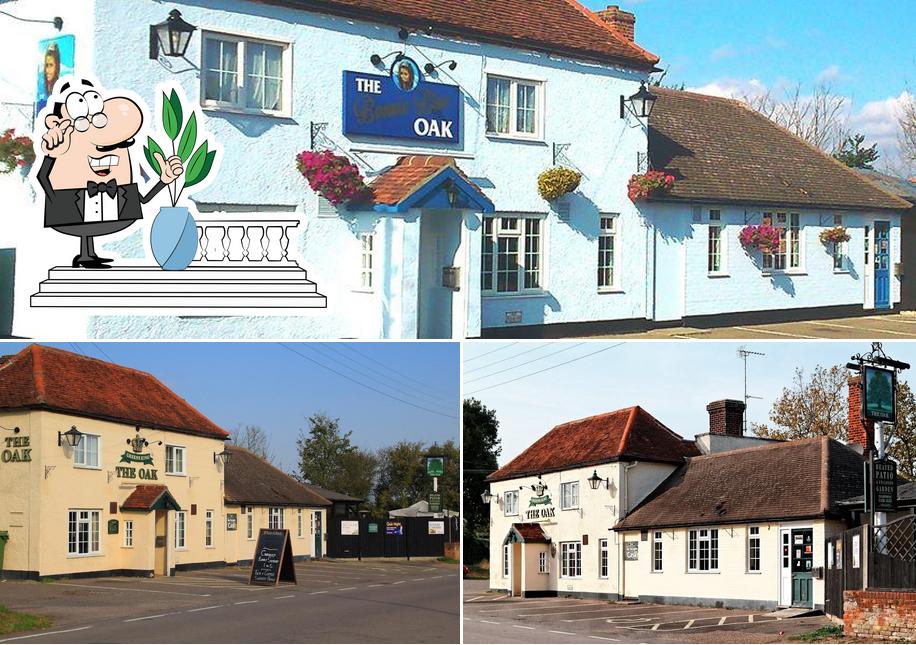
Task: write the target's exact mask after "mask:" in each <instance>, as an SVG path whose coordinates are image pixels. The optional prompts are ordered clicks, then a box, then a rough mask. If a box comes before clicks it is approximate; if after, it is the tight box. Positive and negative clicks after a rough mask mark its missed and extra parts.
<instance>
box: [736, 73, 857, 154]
mask: <svg viewBox="0 0 916 645" xmlns="http://www.w3.org/2000/svg"><path fill="white" fill-rule="evenodd" d="M742 100H743V101H744V102H745V103H747V104H748V106H750V107H751V109H753V110H756V111H757V112H760V113H761V114H762V115H764V116H765V117H767V118H768V119H770V120H771V121H774V122H776V123H777V124H778V125H781V126H782V127H784V128H785V129H786V130H788V131H789V132H791V133H792V134H794V135H795V136H797V137H800V138H801V139H804V140H805V141H807V142H808V143H810V144H811V145H812V146H814V147H816V148H820V149H821V150H823V151H824V152H833V151H835V150H836V149H837V148H838V147H839V144H840V143H841V142H842V141H843V140H844V139H845V138H846V136H847V131H846V123H847V100H846V98H845V97H842V96H839V95H837V94H835V93H834V92H833V88H831V86H830V85H829V84H827V83H819V84H817V85H815V86H814V87H813V88H812V91H811V94H810V95H803V94H802V86H801V85H800V84H798V85H795V86H794V87H790V88H787V89H786V90H785V91H784V93H783V95H782V96H781V97H776V96H774V93H773V90H767V91H766V92H764V93H762V94H755V95H750V94H745V95H744V96H743V97H742Z"/></svg>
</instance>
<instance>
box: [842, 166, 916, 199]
mask: <svg viewBox="0 0 916 645" xmlns="http://www.w3.org/2000/svg"><path fill="white" fill-rule="evenodd" d="M856 172H858V173H859V174H860V175H862V176H863V177H866V178H867V179H870V180H871V181H873V182H875V183H876V184H878V185H879V186H881V188H883V189H884V190H886V191H888V192H889V193H893V194H894V195H897V197H900V198H902V199H905V200H906V201H908V202H910V204H913V205H916V179H904V178H902V177H895V176H893V175H887V174H885V173H883V172H878V171H877V170H866V169H859V170H857V171H856Z"/></svg>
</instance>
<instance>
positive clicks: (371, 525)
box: [366, 522, 378, 533]
mask: <svg viewBox="0 0 916 645" xmlns="http://www.w3.org/2000/svg"><path fill="white" fill-rule="evenodd" d="M366 532H367V533H378V524H377V523H376V522H369V525H368V529H367V531H366Z"/></svg>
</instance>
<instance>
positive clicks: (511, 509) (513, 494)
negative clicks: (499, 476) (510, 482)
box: [503, 490, 518, 515]
mask: <svg viewBox="0 0 916 645" xmlns="http://www.w3.org/2000/svg"><path fill="white" fill-rule="evenodd" d="M510 499H511V500H512V503H511V504H510V503H509V500H510ZM503 513H504V514H505V515H518V491H517V490H507V491H506V492H505V494H504V495H503Z"/></svg>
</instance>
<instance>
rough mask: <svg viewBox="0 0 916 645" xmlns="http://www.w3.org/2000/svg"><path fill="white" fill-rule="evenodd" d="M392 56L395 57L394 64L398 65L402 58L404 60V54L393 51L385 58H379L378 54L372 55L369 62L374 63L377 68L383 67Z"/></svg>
mask: <svg viewBox="0 0 916 645" xmlns="http://www.w3.org/2000/svg"><path fill="white" fill-rule="evenodd" d="M392 56H394V57H395V58H394V62H395V63H396V62H398V61H399V60H401V59H402V58H404V52H402V51H393V52H390V53H388V54H385V55H384V56H379V55H378V54H372V56H370V57H369V62H370V63H372V64H373V65H374V66H376V67H381V66H382V63H383V62H384V61H385V59H387V58H391V57H392Z"/></svg>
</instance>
